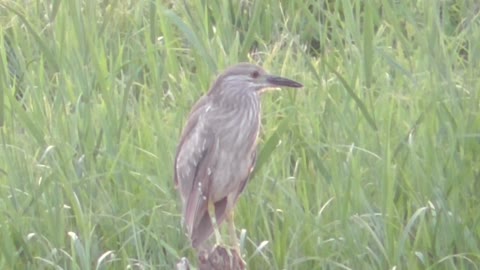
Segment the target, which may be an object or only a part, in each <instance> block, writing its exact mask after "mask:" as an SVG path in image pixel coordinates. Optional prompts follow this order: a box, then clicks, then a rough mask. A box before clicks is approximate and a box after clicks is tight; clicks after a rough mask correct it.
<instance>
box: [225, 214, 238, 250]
mask: <svg viewBox="0 0 480 270" xmlns="http://www.w3.org/2000/svg"><path fill="white" fill-rule="evenodd" d="M233 216H234V215H233V210H232V211H230V213H228V214H227V223H228V233H229V234H230V242H231V243H232V245H233V248H234V249H235V250H236V251H237V252H238V254H239V255H241V254H242V253H241V252H240V245H239V243H238V238H237V231H236V229H235V223H234V220H233Z"/></svg>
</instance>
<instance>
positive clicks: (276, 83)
mask: <svg viewBox="0 0 480 270" xmlns="http://www.w3.org/2000/svg"><path fill="white" fill-rule="evenodd" d="M266 81H267V83H268V84H270V85H271V86H272V87H282V86H286V87H292V88H301V87H303V85H302V84H301V83H298V82H296V81H293V80H290V79H287V78H283V77H279V76H274V75H267V76H266Z"/></svg>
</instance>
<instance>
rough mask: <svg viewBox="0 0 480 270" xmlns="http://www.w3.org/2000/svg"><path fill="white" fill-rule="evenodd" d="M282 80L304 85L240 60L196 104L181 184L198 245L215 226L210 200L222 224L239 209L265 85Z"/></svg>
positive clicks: (184, 141) (186, 133) (180, 159)
mask: <svg viewBox="0 0 480 270" xmlns="http://www.w3.org/2000/svg"><path fill="white" fill-rule="evenodd" d="M282 86H287V87H294V88H299V87H302V85H301V84H300V83H297V82H295V81H292V80H289V79H286V78H282V77H278V76H272V75H269V74H267V73H266V72H265V71H264V70H263V69H262V68H261V67H259V66H256V65H253V64H248V63H240V64H237V65H234V66H232V67H230V68H228V69H227V70H226V71H225V72H224V73H222V74H221V75H220V76H219V77H218V78H217V80H216V81H215V83H214V84H213V86H212V88H211V89H210V91H209V92H208V93H207V94H206V95H205V96H203V97H201V98H200V100H198V101H197V103H196V104H195V105H194V106H193V108H192V111H191V112H190V115H189V117H188V120H187V123H186V125H185V128H184V129H183V132H182V135H181V138H180V143H179V145H178V148H177V154H176V158H175V185H176V187H177V188H178V190H179V192H180V195H181V198H182V203H183V220H184V224H185V226H186V229H187V233H188V236H189V237H190V240H191V242H192V246H193V247H194V248H200V247H201V246H202V244H203V243H204V242H205V241H206V240H207V239H208V238H209V236H210V235H211V234H212V232H213V231H214V226H213V225H212V218H211V217H210V215H209V204H210V205H213V206H214V211H215V219H216V223H217V225H220V224H221V223H222V222H223V221H224V220H225V218H226V217H227V215H229V214H230V213H231V212H232V211H233V207H234V206H235V203H236V201H237V199H238V196H239V195H240V194H241V193H242V191H243V189H244V188H245V185H246V184H247V182H248V179H249V176H250V173H251V172H252V170H253V168H254V166H255V157H256V144H257V137H258V133H259V130H260V93H261V92H262V91H261V90H263V89H265V88H272V87H282ZM232 222H233V221H232ZM233 237H235V236H233Z"/></svg>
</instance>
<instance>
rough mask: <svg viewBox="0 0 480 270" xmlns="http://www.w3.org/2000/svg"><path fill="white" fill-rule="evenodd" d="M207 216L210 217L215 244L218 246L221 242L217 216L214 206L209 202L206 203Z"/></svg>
mask: <svg viewBox="0 0 480 270" xmlns="http://www.w3.org/2000/svg"><path fill="white" fill-rule="evenodd" d="M208 215H209V216H210V221H211V222H212V227H213V233H214V234H215V241H216V244H217V245H220V244H221V242H222V237H221V236H220V231H219V229H218V223H217V215H216V214H215V204H214V203H213V202H212V201H210V200H209V201H208Z"/></svg>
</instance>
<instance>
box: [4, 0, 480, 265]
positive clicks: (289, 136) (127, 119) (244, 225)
mask: <svg viewBox="0 0 480 270" xmlns="http://www.w3.org/2000/svg"><path fill="white" fill-rule="evenodd" d="M479 17H480V4H479V2H478V1H477V0H458V1H447V0H446V1H435V0H423V1H396V0H390V1H388V0H387V1H380V0H372V1H353V0H337V1H335V0H324V1H318V0H305V1H287V0H284V1H278V0H264V1H248V0H244V1H180V0H170V1H168V0H139V1H128V0H120V1H95V0H69V1H60V0H43V1H41V0H36V1H35V0H15V1H14V0H3V1H1V2H0V28H1V30H2V33H3V34H2V35H0V44H1V45H0V59H1V61H0V89H1V91H2V92H1V95H0V105H1V108H0V124H1V128H0V139H1V141H0V148H1V150H0V238H1V240H0V268H1V269H173V268H174V266H175V264H176V262H178V260H179V258H181V257H183V256H187V257H188V258H190V261H192V262H195V257H194V253H193V251H192V250H191V248H190V244H189V242H188V240H187V238H186V237H185V235H184V231H183V229H182V228H181V226H180V219H181V218H180V214H179V212H180V206H179V198H178V196H177V193H176V191H175V190H174V187H173V182H172V166H173V165H172V163H173V159H174V153H175V148H176V144H177V141H178V137H179V134H180V130H181V128H182V126H183V123H184V121H185V118H186V116H187V114H188V112H189V109H190V106H191V105H192V104H193V103H194V101H195V100H196V99H197V98H199V97H200V96H201V95H202V94H203V93H205V92H206V91H207V90H208V87H209V85H210V83H211V82H212V80H213V79H214V78H215V75H216V74H218V73H219V72H220V71H221V70H223V69H224V68H225V67H227V66H229V65H231V64H233V63H237V62H239V61H249V62H254V63H259V64H261V65H263V66H264V67H265V68H266V69H267V70H269V71H271V72H272V73H275V74H278V75H284V76H288V77H290V78H292V79H295V80H298V81H300V82H302V83H304V85H305V88H304V89H303V90H299V91H295V90H292V89H287V90H284V91H282V92H273V93H269V94H268V95H265V96H264V97H263V101H262V102H263V110H264V113H263V119H262V123H263V130H262V134H261V142H260V148H261V153H260V157H259V160H258V166H257V169H256V171H255V176H254V178H253V180H252V182H251V183H250V185H249V186H248V187H247V189H246V192H245V194H244V195H243V196H242V198H241V199H240V203H239V205H238V210H237V215H236V221H237V227H238V228H239V229H245V230H246V236H247V238H246V239H244V247H245V254H246V256H245V259H246V261H247V263H248V265H249V268H250V269H480V209H479V205H480V196H479V192H480V96H479V89H480V80H479V76H480V64H479V63H480V20H479ZM239 233H240V231H239Z"/></svg>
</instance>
